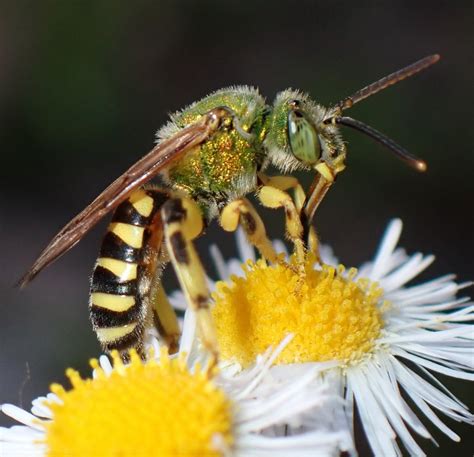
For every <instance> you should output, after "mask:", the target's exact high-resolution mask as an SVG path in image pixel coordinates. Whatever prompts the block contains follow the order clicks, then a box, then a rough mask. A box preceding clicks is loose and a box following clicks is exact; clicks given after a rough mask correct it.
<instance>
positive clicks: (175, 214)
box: [163, 198, 187, 224]
mask: <svg viewBox="0 0 474 457" xmlns="http://www.w3.org/2000/svg"><path fill="white" fill-rule="evenodd" d="M186 213H187V211H186V208H184V207H183V202H182V200H181V199H180V198H172V199H170V200H168V201H167V202H166V204H165V205H163V218H164V220H165V222H166V223H168V224H171V223H173V222H181V221H182V220H183V219H185V218H186Z"/></svg>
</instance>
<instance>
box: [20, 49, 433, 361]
mask: <svg viewBox="0 0 474 457" xmlns="http://www.w3.org/2000/svg"><path fill="white" fill-rule="evenodd" d="M438 60H439V55H432V56H428V57H425V58H423V59H421V60H419V61H417V62H415V63H413V64H411V65H409V66H407V67H405V68H403V69H401V70H399V71H396V72H394V73H392V74H390V75H388V76H386V77H384V78H382V79H380V80H378V81H377V82H375V83H373V84H370V85H368V86H366V87H364V88H363V89H361V90H359V91H357V92H355V93H354V94H353V95H351V96H350V97H346V98H345V99H343V100H342V101H340V102H339V103H337V104H335V105H334V106H332V107H329V108H326V107H323V106H321V105H319V104H317V103H316V102H314V101H313V100H312V99H311V98H310V97H309V96H308V95H306V94H303V93H301V92H300V91H297V90H292V89H287V90H284V91H283V92H280V93H279V94H278V95H277V96H276V99H275V101H274V103H273V105H272V106H269V105H267V104H266V102H265V100H264V98H263V97H262V96H261V95H260V93H259V92H258V90H257V89H254V88H252V87H247V86H236V87H230V88H226V89H222V90H219V91H217V92H214V93H212V94H210V95H208V96H207V97H205V98H203V99H202V100H200V101H198V102H195V103H193V104H192V105H190V106H188V107H187V108H185V109H184V110H182V111H179V112H177V113H175V114H173V115H171V119H170V121H169V122H168V123H167V124H166V125H165V126H164V127H162V128H161V129H160V130H159V131H158V133H157V142H156V145H155V147H154V148H153V149H152V150H151V151H150V152H149V153H148V154H147V155H145V156H144V157H143V158H141V159H140V160H139V161H138V162H136V163H135V164H133V165H132V166H131V167H130V168H129V169H128V170H127V171H126V172H125V173H124V174H122V175H121V176H120V177H118V178H117V179H116V180H115V181H114V182H113V183H112V184H110V185H109V186H108V187H107V188H106V189H105V190H104V191H103V192H102V193H101V194H100V195H99V196H98V197H97V198H96V199H95V200H94V201H93V202H92V203H91V204H90V205H89V206H87V207H86V208H85V209H84V210H83V211H81V212H80V213H79V214H78V215H77V216H76V217H74V218H73V219H72V220H71V221H70V222H69V223H68V224H67V225H66V226H65V227H64V228H63V229H62V230H61V231H60V232H59V233H58V234H57V235H56V236H55V237H54V238H53V239H52V241H51V242H50V243H49V245H48V246H47V247H46V248H45V249H44V251H43V252H42V253H41V254H40V256H39V257H38V259H37V260H36V261H35V262H34V264H33V266H32V267H31V269H30V270H29V271H28V272H27V273H26V274H25V276H24V277H23V278H22V279H21V280H20V285H21V286H24V285H26V284H27V283H28V282H29V281H31V280H32V279H33V278H34V277H35V276H36V275H37V274H38V273H39V272H40V271H41V270H42V269H43V268H45V267H47V266H48V265H50V264H51V263H52V262H54V261H55V260H56V259H58V258H59V257H60V256H62V255H63V254H64V253H66V252H67V251H68V250H69V249H71V248H72V247H73V246H74V245H75V244H76V243H77V242H78V241H80V240H81V238H82V237H84V235H85V234H86V233H87V232H88V231H89V230H90V229H91V228H92V227H93V226H94V225H95V224H96V223H97V222H98V221H100V220H101V219H102V218H103V217H104V216H105V215H107V214H108V213H110V212H112V211H114V213H113V215H112V220H111V223H110V225H109V226H108V229H107V232H106V235H105V238H104V240H103V243H102V246H101V249H100V254H99V257H98V260H97V262H96V265H95V267H94V271H93V275H92V279H91V294H90V303H89V308H90V316H91V320H92V324H93V328H94V330H95V331H96V333H97V336H98V339H99V341H100V343H101V344H102V346H103V348H104V349H105V350H107V351H110V350H112V349H116V350H118V351H120V352H121V353H122V354H126V353H127V351H128V350H129V349H131V348H135V349H137V350H138V351H139V352H142V351H143V345H144V338H145V335H146V331H147V329H149V328H152V327H155V328H156V329H157V330H158V331H159V333H160V335H161V337H162V338H163V339H164V340H165V341H166V343H167V344H168V346H169V348H170V351H171V352H173V351H176V350H177V347H178V343H179V337H180V330H179V326H178V322H177V318H176V315H175V313H174V311H173V309H172V307H171V306H170V304H169V302H168V300H167V298H166V294H165V292H164V290H163V288H162V285H161V281H160V277H161V272H162V270H163V267H164V266H165V265H166V264H167V263H168V262H171V263H172V265H173V267H174V270H175V272H176V274H177V277H178V279H179V282H180V285H181V287H182V290H183V291H184V294H185V296H186V299H187V301H188V304H189V306H190V307H191V308H192V309H193V310H194V311H195V313H196V319H197V329H198V334H199V335H200V338H201V341H202V343H203V345H204V347H205V348H206V349H207V350H208V351H209V354H210V355H211V356H212V357H213V358H214V360H216V359H217V355H218V351H217V341H216V335H215V331H214V327H213V325H212V316H211V312H210V308H209V305H210V296H209V291H208V288H207V286H206V279H205V273H204V269H203V267H202V264H201V262H200V260H199V257H198V255H197V253H196V250H195V248H194V245H193V240H194V239H195V238H196V237H198V236H199V235H200V234H201V233H202V232H203V230H204V228H205V226H206V225H207V224H208V223H209V222H210V221H211V220H212V219H214V218H218V219H219V222H220V225H221V226H222V227H223V228H224V230H227V231H234V230H236V229H237V227H238V226H239V225H240V226H242V228H243V229H244V231H245V233H246V235H247V238H248V239H249V241H250V242H251V243H252V244H253V245H254V246H255V247H256V248H257V249H258V250H259V251H260V253H261V255H262V256H263V257H264V258H266V259H267V260H268V261H270V262H278V260H279V257H278V254H277V253H276V252H275V251H274V248H273V246H272V244H271V242H270V240H269V239H268V237H267V235H266V232H265V227H264V224H263V221H262V220H261V219H260V217H259V215H258V214H257V212H256V210H255V208H254V207H253V206H252V204H251V203H250V201H249V200H248V199H247V198H246V195H248V194H250V193H252V192H256V193H257V197H258V199H259V200H260V202H261V203H262V204H263V205H264V206H266V207H270V208H283V209H284V210H285V221H286V232H287V235H288V236H289V238H290V239H291V240H292V241H293V243H294V246H295V253H296V255H297V256H298V258H299V259H300V260H303V259H304V256H305V252H306V250H307V249H313V250H314V251H315V252H316V253H317V237H316V235H315V232H314V229H313V228H312V226H311V221H312V219H313V216H314V214H315V212H316V209H317V208H318V206H319V204H320V203H321V201H322V200H323V198H324V196H325V195H326V193H327V191H328V190H329V188H330V187H331V186H332V185H333V183H334V181H335V178H336V176H337V175H338V174H339V173H340V172H341V171H343V170H344V168H345V164H344V162H345V158H346V145H345V143H344V142H343V140H342V137H341V135H340V132H339V128H340V126H346V127H350V128H353V129H356V130H358V131H360V132H362V133H364V134H366V135H368V136H369V137H371V138H373V139H374V140H375V141H377V142H379V143H381V144H382V145H383V146H385V147H387V148H388V149H389V150H391V151H392V152H394V153H395V154H396V155H397V156H398V157H399V158H400V159H402V160H404V161H405V162H407V163H408V164H409V165H411V166H413V167H414V168H415V169H417V170H419V171H424V170H425V169H426V164H425V162H423V161H422V160H420V159H418V158H416V157H414V156H412V155H411V154H409V153H408V152H407V151H406V150H405V149H404V148H402V147H401V146H399V145H398V144H396V143H395V142H394V141H393V140H391V139H389V138H388V137H386V136H385V135H384V134H382V133H380V132H379V131H377V130H375V129H374V128H372V127H370V126H368V125H366V124H364V123H363V122H361V121H358V120H355V119H352V118H350V117H347V116H344V115H343V112H344V111H345V110H347V109H348V108H350V107H352V106H353V105H354V104H355V103H358V102H359V101H361V100H363V99H365V98H367V97H369V96H370V95H373V94H375V93H377V92H379V91H381V90H383V89H385V88H387V87H388V86H391V85H393V84H395V83H397V82H399V81H401V80H403V79H405V78H407V77H410V76H412V75H413V74H415V73H418V72H419V71H421V70H423V69H425V68H427V67H429V66H430V65H432V64H434V63H435V62H437V61H438ZM270 165H272V166H274V167H275V168H276V169H278V170H279V171H280V172H281V173H283V175H282V176H272V177H271V176H268V175H267V174H265V170H266V169H267V167H268V166H270ZM296 170H307V171H312V172H313V173H314V179H313V182H312V184H311V186H310V188H309V190H308V191H307V192H304V190H303V188H302V186H301V185H300V184H299V182H298V180H297V179H296V178H295V177H294V176H292V175H291V174H292V173H293V172H294V171H296ZM158 175H160V176H161V185H160V186H153V185H150V184H148V182H149V181H150V180H152V179H153V178H154V177H156V176H158ZM290 191H292V192H294V195H293V196H292V195H290V193H289V192H290Z"/></svg>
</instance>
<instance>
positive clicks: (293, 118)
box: [288, 109, 321, 165]
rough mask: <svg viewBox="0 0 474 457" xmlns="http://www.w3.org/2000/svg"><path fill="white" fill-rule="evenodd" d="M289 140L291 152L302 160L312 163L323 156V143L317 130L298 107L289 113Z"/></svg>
mask: <svg viewBox="0 0 474 457" xmlns="http://www.w3.org/2000/svg"><path fill="white" fill-rule="evenodd" d="M288 141H289V143H290V148H291V152H292V153H293V155H294V156H295V157H296V158H297V159H298V160H301V162H304V163H306V164H308V165H312V164H314V163H316V162H317V161H318V160H319V158H320V157H321V145H320V144H319V139H318V135H317V133H316V130H315V128H314V127H313V125H312V124H311V122H309V120H308V119H307V118H306V116H305V114H304V113H303V112H302V111H300V110H298V109H295V110H291V111H290V112H289V113H288Z"/></svg>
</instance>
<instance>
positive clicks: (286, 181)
mask: <svg viewBox="0 0 474 457" xmlns="http://www.w3.org/2000/svg"><path fill="white" fill-rule="evenodd" d="M258 177H259V180H260V181H261V182H262V183H263V184H264V185H266V186H271V187H276V188H277V189H280V190H282V191H287V190H290V189H293V191H294V192H293V201H294V203H295V206H296V209H297V210H298V213H299V217H300V220H302V225H303V235H302V239H303V243H305V244H306V243H307V246H305V247H306V248H307V250H308V251H309V252H312V253H313V254H314V255H315V257H316V261H317V262H319V263H321V256H320V254H319V240H318V236H317V234H316V230H315V229H314V226H313V225H308V226H306V224H305V223H304V219H305V217H306V215H305V213H304V212H303V211H302V210H303V206H304V204H305V202H306V194H305V191H304V190H303V186H302V185H301V184H300V182H299V181H298V179H297V178H295V177H293V176H266V175H265V174H264V173H259V174H258Z"/></svg>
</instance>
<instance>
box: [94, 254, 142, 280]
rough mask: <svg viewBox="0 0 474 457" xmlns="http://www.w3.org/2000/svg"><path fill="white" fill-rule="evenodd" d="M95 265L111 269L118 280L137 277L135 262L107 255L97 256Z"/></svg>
mask: <svg viewBox="0 0 474 457" xmlns="http://www.w3.org/2000/svg"><path fill="white" fill-rule="evenodd" d="M97 265H99V266H101V267H104V268H106V269H107V270H109V271H111V272H112V273H113V274H114V275H115V276H118V277H119V279H120V281H130V280H132V279H136V278H137V264H136V263H127V262H124V261H123V260H117V259H109V258H108V257H99V258H98V259H97Z"/></svg>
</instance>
